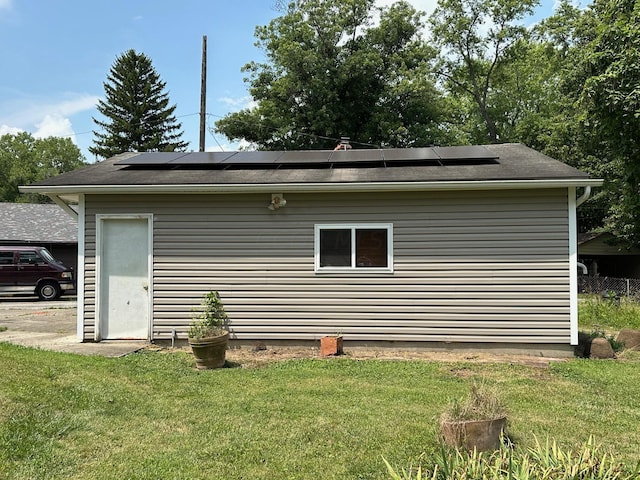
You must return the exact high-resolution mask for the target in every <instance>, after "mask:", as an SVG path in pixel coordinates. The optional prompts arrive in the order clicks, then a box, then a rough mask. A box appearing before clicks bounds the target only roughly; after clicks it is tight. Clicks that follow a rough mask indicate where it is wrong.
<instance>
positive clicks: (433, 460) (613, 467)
mask: <svg viewBox="0 0 640 480" xmlns="http://www.w3.org/2000/svg"><path fill="white" fill-rule="evenodd" d="M383 460H384V463H385V465H386V467H387V473H388V474H389V478H391V479H392V480H463V479H464V480H470V479H513V480H578V479H579V480H637V479H638V478H640V463H638V465H636V467H635V468H634V469H630V468H628V467H625V466H624V465H623V464H621V463H620V462H618V461H617V460H616V459H615V458H614V457H613V456H612V455H611V454H609V453H606V452H603V451H602V449H601V447H600V446H599V445H596V444H595V441H594V439H593V437H590V438H589V440H588V441H587V442H586V443H585V444H583V445H582V446H581V448H580V449H579V450H577V451H575V452H574V451H572V450H570V449H563V448H562V447H560V446H558V445H557V443H556V442H555V440H553V441H550V440H549V439H547V441H546V442H545V443H544V444H541V443H540V442H539V441H538V439H537V438H536V439H535V445H534V446H533V447H531V448H529V449H527V450H525V451H518V450H513V449H511V448H508V447H504V446H503V447H502V448H501V449H500V450H497V451H495V452H493V453H487V452H478V451H475V450H474V451H472V452H469V451H468V450H461V449H454V450H450V449H447V448H446V447H444V446H442V447H441V449H440V451H439V452H438V453H436V454H435V455H429V456H423V457H421V461H422V463H423V464H422V465H420V466H417V467H413V466H410V467H409V468H402V469H400V470H396V469H394V468H393V467H392V466H391V465H390V464H389V462H387V460H386V459H383Z"/></svg>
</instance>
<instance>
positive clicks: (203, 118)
mask: <svg viewBox="0 0 640 480" xmlns="http://www.w3.org/2000/svg"><path fill="white" fill-rule="evenodd" d="M206 124H207V36H206V35H203V36H202V75H201V77H200V149H199V151H200V152H204V134H205V127H206Z"/></svg>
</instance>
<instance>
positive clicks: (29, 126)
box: [0, 0, 99, 141]
mask: <svg viewBox="0 0 640 480" xmlns="http://www.w3.org/2000/svg"><path fill="white" fill-rule="evenodd" d="M1 1H3V0H0V2H1ZM65 97H66V98H62V99H61V100H58V101H51V100H41V99H39V98H33V97H28V98H24V97H23V98H21V99H20V100H16V101H13V102H10V103H6V104H1V105H0V112H3V114H1V115H0V122H1V123H0V125H1V126H0V132H5V133H17V132H20V131H29V132H31V133H32V134H33V136H34V137H38V138H42V137H49V136H57V137H68V136H70V137H72V139H74V141H75V138H74V135H75V132H74V130H73V125H72V121H71V117H73V116H74V115H76V114H79V113H82V112H86V111H89V110H92V109H94V108H95V106H96V103H97V102H98V99H99V97H97V96H95V95H87V94H73V95H66V96H65Z"/></svg>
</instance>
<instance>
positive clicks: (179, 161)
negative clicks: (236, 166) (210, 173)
mask: <svg viewBox="0 0 640 480" xmlns="http://www.w3.org/2000/svg"><path fill="white" fill-rule="evenodd" d="M234 154H235V152H192V153H188V154H187V155H185V156H183V157H180V158H176V159H175V160H171V161H170V162H168V163H169V164H170V165H217V164H219V163H222V162H224V161H225V160H227V159H228V158H229V157H232V156H233V155H234Z"/></svg>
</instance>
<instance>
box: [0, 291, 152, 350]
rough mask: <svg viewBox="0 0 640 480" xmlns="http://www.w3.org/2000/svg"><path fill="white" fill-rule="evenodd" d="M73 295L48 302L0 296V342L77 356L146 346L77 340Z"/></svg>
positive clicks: (130, 342) (75, 307) (139, 343)
mask: <svg viewBox="0 0 640 480" xmlns="http://www.w3.org/2000/svg"><path fill="white" fill-rule="evenodd" d="M76 312H77V303H76V297H61V298H60V299H59V300H56V301H52V302H41V301H39V300H38V299H37V298H35V297H34V298H31V297H29V298H26V297H0V330H3V327H6V330H5V331H0V342H8V343H14V344H17V345H23V346H27V347H34V348H41V349H43V350H53V351H58V352H69V353H78V354H81V355H102V356H106V357H120V356H123V355H127V354H129V353H132V352H135V351H137V350H140V349H141V348H144V347H145V346H147V343H146V342H144V341H137V342H132V341H128V340H127V341H124V340H123V341H120V340H112V341H102V342H98V343H94V342H84V343H83V342H80V341H78V337H77V335H76Z"/></svg>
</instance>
